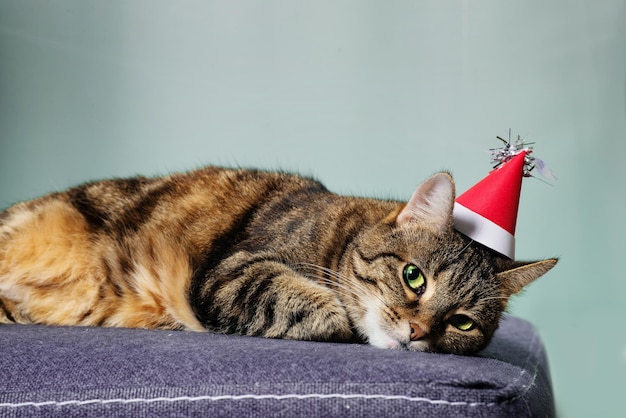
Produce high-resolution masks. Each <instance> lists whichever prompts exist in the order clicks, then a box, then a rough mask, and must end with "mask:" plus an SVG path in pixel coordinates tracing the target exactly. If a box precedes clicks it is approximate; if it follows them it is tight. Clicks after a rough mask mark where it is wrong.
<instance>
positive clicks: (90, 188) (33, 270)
mask: <svg viewBox="0 0 626 418" xmlns="http://www.w3.org/2000/svg"><path fill="white" fill-rule="evenodd" d="M454 198H455V190H454V182H453V180H452V178H451V176H450V175H448V174H447V173H439V174H436V175H434V176H432V177H431V178H429V179H428V180H426V181H425V182H424V183H423V184H421V185H420V186H419V187H418V188H417V190H416V191H415V193H414V194H413V196H412V197H411V199H410V201H409V202H408V203H402V202H396V201H385V200H377V199H366V198H357V197H345V196H339V195H336V194H333V193H331V192H329V191H328V190H327V189H326V188H325V187H324V186H323V185H322V184H320V183H319V182H317V181H314V180H312V179H308V178H303V177H300V176H295V175H290V174H285V173H274V172H264V171H256V170H243V169H224V168H217V167H206V168H202V169H200V170H196V171H192V172H188V173H179V174H173V175H169V176H166V177H160V178H146V177H135V178H129V179H115V180H105V181H99V182H93V183H88V184H84V185H81V186H78V187H75V188H71V189H69V190H67V191H64V192H60V193H53V194H50V195H48V196H44V197H42V198H39V199H36V200H32V201H28V202H23V203H19V204H16V205H14V206H12V207H10V208H9V209H7V210H6V211H4V212H2V213H0V323H21V324H31V323H40V324H49V325H86V326H94V325H97V326H106V327H137V328H160V329H175V330H193V331H205V330H208V331H212V332H219V333H236V334H243V335H254V336H264V337H269V338H288V339H302V340H319V341H340V342H362V343H369V344H372V345H374V346H377V347H383V348H401V349H408V350H419V351H434V352H447V353H457V354H471V353H475V352H477V351H479V350H481V349H483V348H484V347H485V346H486V345H487V344H488V343H489V341H490V339H491V337H492V335H493V333H494V331H495V330H496V328H497V326H498V321H499V319H500V316H501V314H502V312H503V311H504V310H505V308H506V306H507V301H508V298H509V296H511V295H512V294H515V293H517V292H519V291H520V290H521V289H522V288H523V287H524V286H525V285H527V284H529V283H530V282H532V281H534V280H535V279H537V278H538V277H539V276H541V275H542V274H544V273H546V272H547V271H548V270H549V269H550V268H552V267H553V266H554V265H555V264H556V262H557V260H556V259H547V260H543V261H537V262H514V261H511V260H508V259H506V258H503V257H501V256H498V255H497V254H496V253H494V252H492V251H490V250H488V249H487V248H485V247H482V246H481V245H479V244H477V243H474V242H472V241H471V240H470V239H469V238H467V237H465V236H463V235H462V234H460V233H458V232H456V231H455V230H454V228H453V226H452V208H453V203H454Z"/></svg>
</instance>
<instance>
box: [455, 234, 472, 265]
mask: <svg viewBox="0 0 626 418" xmlns="http://www.w3.org/2000/svg"><path fill="white" fill-rule="evenodd" d="M473 242H474V240H473V239H471V240H470V242H468V243H467V245H466V246H465V247H463V248H462V249H461V251H459V252H458V253H457V254H456V255H455V256H454V257H452V259H453V260H456V259H457V258H459V257H460V256H461V254H463V253H464V252H465V251H466V250H467V249H468V248H469V247H470V245H472V243H473Z"/></svg>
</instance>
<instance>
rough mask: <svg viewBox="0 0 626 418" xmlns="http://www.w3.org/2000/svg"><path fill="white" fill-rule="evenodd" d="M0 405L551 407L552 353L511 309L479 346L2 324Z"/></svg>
mask: <svg viewBox="0 0 626 418" xmlns="http://www.w3.org/2000/svg"><path fill="white" fill-rule="evenodd" d="M0 416H2V417H5V416H6V417H10V416H25V417H26V416H27V417H37V416H59V417H69V416H77V417H78V416H80V417H102V416H116V417H119V416H161V417H170V416H171V417H178V416H181V417H182V416H198V417H220V416H236V417H244V416H259V417H265V416H285V417H292V416H293V417H296V416H297V417H309V416H316V417H317V416H325V417H326V416H354V417H370V416H372V417H392V416H402V417H409V416H419V417H422V416H436V417H448V416H473V417H525V416H545V417H551V416H554V400H553V396H552V388H551V383H550V375H549V370H548V364H547V361H546V354H545V351H544V347H543V344H542V341H541V339H540V337H539V335H538V334H537V332H536V330H535V329H534V328H533V326H532V325H530V324H529V323H528V322H526V321H524V320H521V319H518V318H514V317H507V318H505V320H504V321H503V322H502V324H501V326H500V328H499V330H498V332H497V334H496V335H495V337H494V340H493V342H492V343H491V345H490V346H489V347H488V348H487V349H486V350H484V351H483V352H481V353H480V354H479V355H478V356H474V357H461V356H455V355H444V354H432V353H416V352H406V351H394V350H382V349H378V348H375V347H372V346H368V345H355V344H334V343H318V342H305V341H287V340H270V339H263V338H252V337H242V336H235V335H217V334H211V333H194V332H178V331H150V330H138V329H112V328H71V327H46V326H24V325H0Z"/></svg>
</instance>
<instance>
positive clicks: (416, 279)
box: [402, 264, 426, 291]
mask: <svg viewBox="0 0 626 418" xmlns="http://www.w3.org/2000/svg"><path fill="white" fill-rule="evenodd" d="M402 276H403V277H404V281H405V282H406V284H407V286H409V287H410V288H411V289H413V290H416V291H417V290H421V291H423V290H424V288H425V287H426V278H425V277H424V274H423V273H422V270H420V269H419V267H417V266H416V265H415V264H407V265H406V266H404V271H403V272H402Z"/></svg>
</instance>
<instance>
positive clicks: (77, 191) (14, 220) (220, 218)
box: [0, 166, 326, 245]
mask: <svg viewBox="0 0 626 418" xmlns="http://www.w3.org/2000/svg"><path fill="white" fill-rule="evenodd" d="M325 190H326V189H325V188H324V186H322V185H321V184H320V183H319V182H317V181H315V180H312V179H309V178H305V177H301V176H298V175H293V174H287V173H283V172H270V171H261V170H251V169H228V168H220V167H212V166H210V167H204V168H201V169H198V170H194V171H189V172H185V173H175V174H171V175H167V176H162V177H153V178H149V177H141V176H138V177H130V178H124V179H110V180H101V181H95V182H90V183H85V184H82V185H79V186H76V187H73V188H70V189H68V190H66V191H64V192H56V193H52V194H50V195H47V196H44V197H41V198H38V199H35V200H31V201H27V202H22V203H18V204H16V205H14V206H12V207H10V208H9V209H7V210H5V211H3V212H0V243H2V242H3V241H7V240H9V239H11V237H14V236H15V235H16V234H18V233H20V232H22V233H23V232H24V230H25V229H31V228H32V229H35V230H42V229H50V228H52V229H62V230H66V232H67V233H69V234H72V236H73V237H74V238H78V239H80V237H81V236H84V237H83V238H84V239H93V238H92V236H93V235H106V236H111V237H115V238H116V239H118V240H120V239H129V238H131V237H132V236H133V235H135V234H137V233H140V232H142V233H144V234H145V233H149V232H150V231H154V232H156V231H159V232H161V233H167V234H171V235H173V236H178V237H180V238H185V237H187V238H188V239H191V240H192V241H193V242H194V243H195V244H201V243H200V241H205V243H204V245H206V242H208V241H210V239H211V237H213V236H215V235H219V233H220V231H222V230H224V229H227V228H228V227H229V225H230V224H232V223H233V222H237V220H238V219H240V218H241V217H242V216H246V214H247V213H250V212H252V211H256V210H258V209H259V208H261V207H262V206H263V205H265V204H266V203H268V202H269V201H271V200H272V199H276V198H277V197H280V196H282V195H285V196H287V195H291V194H296V193H302V192H304V193H309V192H311V193H315V192H324V191H325ZM78 231H81V232H80V233H79V232H78ZM200 231H201V233H200V234H199V235H201V237H200V236H195V235H198V234H195V233H196V232H200ZM57 232H59V231H57ZM142 235H143V234H142Z"/></svg>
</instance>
